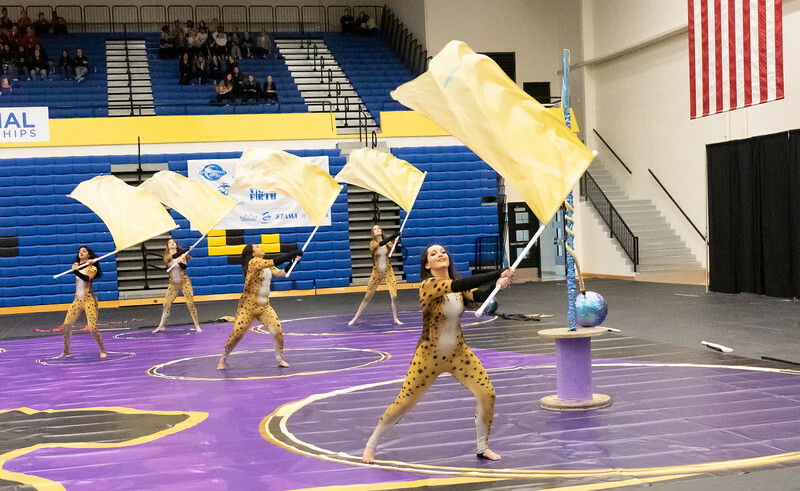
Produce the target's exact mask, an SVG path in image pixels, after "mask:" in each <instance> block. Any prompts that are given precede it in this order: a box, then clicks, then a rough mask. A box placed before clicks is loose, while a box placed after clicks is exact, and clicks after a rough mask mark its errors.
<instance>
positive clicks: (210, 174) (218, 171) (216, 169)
mask: <svg viewBox="0 0 800 491" xmlns="http://www.w3.org/2000/svg"><path fill="white" fill-rule="evenodd" d="M226 174H227V172H225V170H224V169H223V168H222V167H220V166H219V165H217V164H208V165H207V166H205V167H203V170H201V171H200V175H201V176H203V177H205V178H206V179H208V180H209V181H219V180H220V178H221V177H222V176H224V175H226Z"/></svg>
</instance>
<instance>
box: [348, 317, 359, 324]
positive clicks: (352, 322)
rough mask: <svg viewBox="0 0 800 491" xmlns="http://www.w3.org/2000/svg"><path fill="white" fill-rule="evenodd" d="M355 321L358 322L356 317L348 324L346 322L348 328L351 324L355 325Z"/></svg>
mask: <svg viewBox="0 0 800 491" xmlns="http://www.w3.org/2000/svg"><path fill="white" fill-rule="evenodd" d="M357 320H358V316H356V317H353V320H351V321H350V322H348V323H347V325H348V326H352V325H353V324H355V323H356V321H357Z"/></svg>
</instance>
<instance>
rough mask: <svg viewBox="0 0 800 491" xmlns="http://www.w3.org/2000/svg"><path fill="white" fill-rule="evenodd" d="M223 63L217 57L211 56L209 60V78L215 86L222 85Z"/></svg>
mask: <svg viewBox="0 0 800 491" xmlns="http://www.w3.org/2000/svg"><path fill="white" fill-rule="evenodd" d="M223 73H224V71H223V70H222V63H221V62H220V61H219V57H218V56H217V55H211V58H210V59H209V60H208V77H209V78H210V79H211V80H212V81H213V83H214V85H217V84H218V83H220V82H221V81H222V79H223Z"/></svg>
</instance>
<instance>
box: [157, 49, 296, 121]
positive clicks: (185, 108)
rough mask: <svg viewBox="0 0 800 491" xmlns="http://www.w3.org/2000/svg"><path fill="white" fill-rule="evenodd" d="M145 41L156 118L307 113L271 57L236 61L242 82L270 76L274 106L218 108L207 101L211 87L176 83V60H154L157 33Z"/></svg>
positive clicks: (211, 94)
mask: <svg viewBox="0 0 800 491" xmlns="http://www.w3.org/2000/svg"><path fill="white" fill-rule="evenodd" d="M145 41H146V46H147V53H148V59H149V62H150V77H151V82H152V87H153V100H154V102H155V104H156V114H157V115H159V116H165V115H177V114H181V115H185V114H253V113H298V112H308V106H306V104H305V100H304V99H303V97H302V95H301V94H300V91H299V90H298V89H297V85H296V84H295V83H294V79H292V76H291V74H290V72H289V69H288V68H287V67H286V63H284V61H283V59H279V58H275V57H271V58H268V59H261V58H243V59H241V60H237V61H238V63H239V69H240V70H241V72H242V74H243V75H244V77H245V79H246V78H247V76H248V75H253V77H254V78H255V79H256V81H257V82H258V83H260V84H262V85H263V84H264V82H265V81H266V79H267V75H271V76H272V81H273V82H275V86H276V87H277V89H278V104H277V105H269V104H264V103H257V104H256V103H247V104H242V103H239V104H233V105H229V106H221V107H220V106H216V105H212V104H210V101H212V100H213V99H215V98H216V92H215V90H214V85H213V84H211V83H209V84H205V85H179V84H178V60H177V59H175V60H169V59H160V58H158V44H159V36H158V35H157V34H148V35H147V37H146V38H145ZM223 69H224V64H223Z"/></svg>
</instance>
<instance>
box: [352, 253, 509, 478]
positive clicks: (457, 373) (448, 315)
mask: <svg viewBox="0 0 800 491" xmlns="http://www.w3.org/2000/svg"><path fill="white" fill-rule="evenodd" d="M513 274H514V272H513V271H512V270H509V269H507V270H504V271H495V272H492V273H484V274H479V275H474V276H470V277H469V278H463V279H455V278H456V277H457V275H456V270H455V268H454V267H453V264H452V263H451V262H450V256H449V255H448V254H447V251H446V250H445V249H444V247H442V246H440V245H432V246H429V247H428V248H427V249H425V251H423V253H422V257H420V276H421V277H422V278H423V281H422V284H421V285H420V287H419V303H420V307H421V309H422V336H420V339H419V342H418V343H417V349H416V351H415V352H414V358H413V359H412V360H411V366H410V367H409V369H408V374H407V375H406V379H405V380H404V381H403V388H402V389H400V394H398V396H397V398H396V399H395V401H394V402H393V403H392V405H390V406H389V407H388V408H387V409H386V411H385V412H384V413H383V416H381V419H380V422H378V426H377V427H376V428H375V431H374V432H373V433H372V436H371V437H370V439H369V441H368V442H367V446H366V448H365V449H364V455H363V457H362V460H363V461H364V462H366V463H368V464H369V463H372V462H374V461H375V449H376V447H377V446H378V440H379V439H380V437H381V434H382V433H383V432H384V431H385V430H386V429H387V428H391V427H392V426H393V425H395V424H396V423H397V422H398V421H400V419H401V418H402V417H403V416H404V415H405V414H406V413H408V411H410V410H411V409H412V408H413V407H414V406H415V405H416V404H417V402H418V401H419V400H420V399H421V398H422V396H423V394H425V391H427V390H428V388H429V387H430V386H431V385H432V384H433V381H434V380H436V377H438V376H439V375H441V374H442V373H444V372H450V374H451V375H452V376H453V377H454V378H455V379H456V380H458V381H459V382H461V384H462V385H464V386H465V387H467V388H468V389H469V390H470V392H472V394H473V395H474V396H475V399H477V401H478V407H477V409H476V411H475V426H476V427H477V430H478V447H477V454H478V457H480V458H485V459H490V460H500V456H499V455H498V454H496V453H494V452H493V451H491V450H489V431H490V430H491V427H492V417H493V415H494V400H495V393H494V388H493V387H492V383H491V382H490V381H489V376H488V375H487V374H486V370H484V368H483V366H482V365H481V362H480V361H478V358H477V357H476V356H475V354H474V353H473V352H472V350H470V349H469V348H468V347H467V345H466V343H464V338H463V337H462V335H461V324H460V322H459V320H460V318H461V313H462V312H463V311H464V302H465V301H467V302H470V301H474V302H481V301H483V300H485V299H486V298H488V296H489V294H490V293H491V291H492V288H493V287H494V286H495V285H497V286H498V287H500V288H508V286H509V285H510V284H511V278H512V276H513ZM483 285H486V286H485V287H484V288H483V289H479V290H475V288H478V287H480V286H483Z"/></svg>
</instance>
